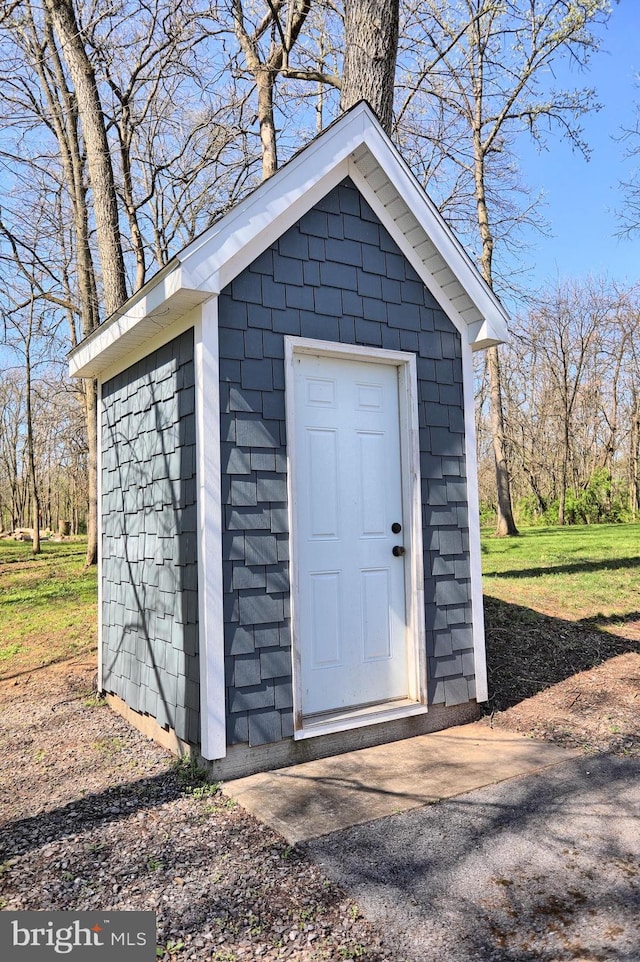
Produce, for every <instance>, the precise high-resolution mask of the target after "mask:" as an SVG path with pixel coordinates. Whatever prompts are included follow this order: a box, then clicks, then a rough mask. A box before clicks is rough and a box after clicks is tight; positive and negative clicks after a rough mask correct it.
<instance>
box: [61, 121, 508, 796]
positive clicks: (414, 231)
mask: <svg viewBox="0 0 640 962" xmlns="http://www.w3.org/2000/svg"><path fill="white" fill-rule="evenodd" d="M506 320H507V318H506V315H505V312H504V309H503V308H502V307H501V305H500V303H499V301H498V300H497V299H496V298H495V296H494V295H493V294H492V292H491V290H490V289H489V288H488V287H487V286H486V284H485V283H484V282H483V280H482V278H481V277H480V275H479V274H478V272H477V271H476V269H475V267H474V265H473V263H472V262H471V260H470V259H469V257H468V256H467V255H466V253H465V251H464V250H463V249H462V247H461V246H460V244H459V243H458V241H457V240H456V238H455V237H454V236H453V234H452V232H451V230H450V229H449V228H448V227H447V225H446V224H445V223H444V221H443V220H442V218H441V217H440V215H439V213H438V211H437V210H436V208H435V207H434V205H433V203H432V202H431V201H430V200H429V198H428V197H427V195H426V194H425V193H424V191H423V190H422V188H421V187H420V185H419V184H418V182H417V181H416V180H415V178H414V177H413V175H412V173H411V171H410V170H409V168H408V167H407V165H406V163H405V162H404V161H403V159H402V157H401V156H400V155H399V153H398V152H397V150H396V149H395V148H394V146H393V145H392V144H391V142H390V141H389V139H388V137H387V136H386V135H385V133H384V132H383V130H382V129H381V127H380V125H379V124H378V122H377V120H376V119H375V117H374V116H373V114H372V112H371V110H370V109H369V107H368V106H367V105H366V104H364V103H360V104H358V105H357V106H356V107H354V108H353V109H352V110H351V111H349V112H348V113H346V114H344V115H343V116H342V117H340V119H338V120H337V121H336V122H335V123H334V124H333V125H332V126H331V127H329V128H328V129H327V130H325V131H324V132H323V133H322V134H320V135H319V136H318V137H317V138H316V139H315V140H314V141H313V142H312V143H311V144H310V145H309V146H307V147H305V148H304V149H303V150H301V151H300V152H299V153H298V154H297V155H296V156H295V157H294V158H293V159H292V160H290V161H289V162H288V163H287V164H286V165H285V166H284V167H282V168H281V169H280V170H279V171H278V172H277V173H276V174H275V175H274V176H273V177H272V178H271V179H269V180H267V181H266V182H264V183H263V184H261V185H260V186H259V187H258V188H257V189H256V190H254V191H253V192H252V193H251V194H250V195H248V196H247V197H246V198H245V199H244V200H243V201H241V202H240V203H239V204H237V205H236V206H235V207H234V208H233V209H232V210H231V211H230V212H229V213H227V214H225V215H224V216H223V217H221V218H220V219H219V220H218V221H216V222H215V223H214V224H213V225H212V226H211V227H210V228H209V229H208V230H207V231H205V232H204V233H203V234H202V235H201V236H200V237H198V238H197V239H196V240H194V241H193V242H192V243H191V244H190V245H189V246H188V247H186V248H185V249H184V250H183V251H182V252H181V253H180V254H178V255H177V256H176V257H174V259H173V260H172V261H171V262H170V263H169V264H168V265H167V266H166V267H165V268H164V269H163V270H162V271H160V273H158V274H157V275H156V276H155V277H154V278H153V279H152V280H151V281H149V283H147V284H146V285H145V286H144V287H143V288H142V290H140V291H139V292H138V293H137V294H136V295H135V296H134V297H132V298H131V299H130V300H129V301H128V302H127V303H126V304H124V305H123V307H122V309H121V310H120V311H118V312H117V313H116V314H114V315H112V316H111V317H110V318H108V319H107V320H106V321H105V322H104V323H103V324H102V325H101V326H100V327H99V328H98V329H97V330H96V331H95V332H94V333H93V334H91V335H90V336H89V337H88V338H86V340H84V341H83V342H82V343H81V344H79V345H78V347H76V348H75V349H74V350H73V351H72V353H71V355H70V370H71V374H72V375H73V376H76V377H96V378H97V379H98V385H99V395H98V405H99V436H100V438H101V442H100V454H99V458H100V461H99V479H100V481H99V515H100V517H101V524H102V536H101V541H100V548H99V686H100V688H101V690H103V691H104V692H105V693H106V694H107V696H108V698H109V701H110V703H111V704H112V705H113V706H114V707H115V708H116V709H117V710H119V711H121V712H122V713H123V714H125V715H126V716H127V717H129V718H130V719H131V720H132V721H133V722H134V723H135V724H137V725H138V726H139V727H140V728H141V729H142V730H144V731H146V732H147V733H148V734H149V735H152V736H153V737H155V738H158V739H159V740H160V741H162V742H163V743H164V744H169V745H171V746H172V747H173V748H175V749H176V750H178V751H183V750H185V749H186V748H187V747H188V748H189V749H190V750H192V751H195V752H196V753H198V754H199V756H200V757H201V758H202V759H206V760H208V761H210V762H211V767H212V769H213V772H214V773H215V774H217V775H219V776H220V777H232V776H236V775H240V774H246V773H249V772H253V771H258V770H260V769H267V768H273V767H277V766H281V765H286V764H291V763H294V762H296V761H298V760H303V759H308V758H313V757H319V756H321V755H329V754H334V753H338V752H341V751H345V750H349V749H351V748H354V747H358V746H364V745H371V744H376V743H382V742H389V741H393V740H394V739H397V738H401V737H407V736H409V735H414V734H419V733H423V732H427V731H433V730H436V729H441V728H444V727H447V726H450V725H454V724H460V723H462V722H465V721H469V720H471V719H473V718H474V717H476V716H477V712H478V707H477V706H478V702H480V701H482V700H485V699H486V698H487V678H486V663H485V650H484V629H483V612H482V589H481V568H480V537H479V517H478V504H477V481H476V458H475V431H474V402H473V370H472V352H473V351H475V350H478V349H483V348H485V347H487V346H489V345H492V344H496V343H498V342H500V341H502V340H504V338H505V336H506Z"/></svg>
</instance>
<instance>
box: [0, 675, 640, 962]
mask: <svg viewBox="0 0 640 962" xmlns="http://www.w3.org/2000/svg"><path fill="white" fill-rule="evenodd" d="M93 674H94V668H93V667H92V666H91V665H76V666H72V665H69V664H67V665H64V666H62V667H61V666H57V667H52V668H50V669H46V670H42V671H36V672H33V673H32V674H31V675H26V676H20V677H18V678H15V679H12V680H8V681H4V682H2V683H0V726H1V732H0V735H1V737H2V745H3V755H2V763H1V765H0V806H1V815H2V828H1V832H2V834H1V845H0V848H1V851H0V905H1V906H2V907H3V908H5V909H104V910H107V911H112V910H116V909H147V910H154V911H156V912H157V915H158V942H159V944H160V946H161V947H162V953H161V956H160V957H161V958H163V960H164V962H170V960H171V962H182V960H195V962H236V960H238V962H239V960H247V959H264V960H267V962H275V960H279V959H292V960H297V962H321V960H325V962H327V960H329V962H334V960H335V962H341V960H344V962H348V960H350V959H353V960H360V962H402V960H404V959H407V960H411V962H413V960H416V962H418V960H419V962H432V960H433V962H435V960H437V962H470V960H478V962H516V960H517V962H533V960H536V962H564V960H574V962H575V960H578V962H638V960H639V959H640V940H639V933H638V929H637V925H638V919H639V918H640V901H639V885H640V875H639V871H640V865H639V856H640V851H639V836H640V833H639V831H638V825H639V824H640V821H639V815H640V812H639V810H638V809H639V798H638V774H640V772H639V767H640V759H639V758H638V757H635V758H634V757H620V758H616V757H609V756H599V757H597V758H591V759H579V760H577V761H575V762H572V763H570V764H569V765H567V766H566V767H563V768H562V769H553V770H552V771H551V772H549V773H548V774H546V773H545V774H544V775H540V776H529V777H526V778H521V779H515V780H513V781H511V782H508V783H502V784H500V785H498V786H494V787H491V788H487V789H481V790H479V791H476V792H472V793H470V794H469V795H466V796H461V797H458V798H456V799H453V800H451V801H448V802H443V803H440V804H438V805H433V806H429V807H427V808H425V809H421V810H418V811H414V812H411V813H409V814H407V815H404V816H396V817H393V818H389V819H384V820H381V821H377V822H373V823H370V824H369V825H367V826H362V827H360V828H357V829H353V830H349V831H345V832H341V833H337V834H334V835H331V836H328V837H326V838H325V839H320V840H317V841H315V842H313V843H309V844H308V845H307V846H306V847H305V848H303V849H300V850H298V849H296V850H291V849H290V848H289V847H288V846H287V845H286V844H285V842H284V840H283V839H282V838H280V837H279V836H278V835H276V834H274V833H273V832H272V831H270V830H269V829H267V828H265V827H264V826H262V825H260V824H259V823H258V822H256V821H255V820H254V819H253V818H251V817H250V816H249V815H247V814H246V813H245V812H243V811H242V809H240V808H238V807H237V806H234V805H233V803H230V802H229V800H228V799H226V798H225V796H224V794H223V793H221V792H220V791H219V790H218V789H217V788H215V787H214V788H212V787H211V786H208V785H207V784H206V783H204V782H203V781H202V780H201V779H200V778H199V776H198V773H197V772H193V771H191V770H189V768H188V767H187V766H185V765H177V764H176V763H175V760H174V759H172V758H171V757H170V756H168V755H167V754H166V753H165V752H164V751H162V750H161V749H160V748H158V747H157V746H156V745H155V744H153V743H152V742H150V741H148V740H147V739H145V738H144V737H143V736H142V735H140V734H139V733H138V732H136V731H135V730H133V729H132V728H131V727H130V726H129V725H127V724H126V723H125V722H124V721H123V720H122V719H120V718H119V717H118V716H116V715H115V714H113V713H112V712H110V711H109V710H108V709H107V708H105V707H104V706H102V705H101V704H100V703H99V702H96V700H95V699H94V698H92V697H91V693H90V687H91V679H92V676H93ZM625 750H626V749H625ZM354 900H355V901H354ZM358 905H359V906H360V907H361V909H362V912H361V911H360V910H359V908H358ZM363 913H364V914H363ZM365 916H366V918H365ZM367 919H369V920H371V921H367ZM373 922H375V925H374V924H372V923H373Z"/></svg>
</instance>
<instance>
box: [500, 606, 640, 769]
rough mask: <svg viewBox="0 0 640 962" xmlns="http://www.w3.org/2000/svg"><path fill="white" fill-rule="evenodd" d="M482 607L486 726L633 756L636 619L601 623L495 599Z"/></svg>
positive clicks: (639, 704) (638, 668)
mask: <svg viewBox="0 0 640 962" xmlns="http://www.w3.org/2000/svg"><path fill="white" fill-rule="evenodd" d="M485 611H486V631H487V661H488V673H489V694H490V700H489V702H488V704H487V705H486V706H485V710H486V712H487V716H488V717H487V723H488V724H492V725H496V726H499V727H502V728H506V729H509V730H510V731H517V732H521V733H523V734H528V735H531V736H532V737H533V738H542V739H545V740H548V741H553V742H557V743H559V744H562V745H566V746H567V747H571V748H578V749H580V750H582V751H584V752H586V753H591V754H593V753H598V752H613V753H615V754H619V755H638V754H640V622H637V621H634V622H629V621H628V622H626V623H625V624H624V625H623V626H619V625H612V626H605V628H603V627H601V626H598V625H595V624H594V623H592V622H586V623H585V622H572V621H566V620H564V619H561V618H558V617H553V616H551V615H544V614H539V613H538V612H534V611H531V610H530V609H528V608H521V607H519V606H518V605H510V604H505V603H504V602H501V601H498V600H497V599H495V598H485ZM606 628H611V630H606Z"/></svg>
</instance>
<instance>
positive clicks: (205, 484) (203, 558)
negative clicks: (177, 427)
mask: <svg viewBox="0 0 640 962" xmlns="http://www.w3.org/2000/svg"><path fill="white" fill-rule="evenodd" d="M194 360H195V381H196V479H197V511H198V644H199V658H200V751H201V754H202V756H203V758H206V759H209V760H212V759H215V758H224V757H225V755H226V753H227V748H226V741H227V739H226V718H225V690H224V637H223V625H224V617H223V605H222V602H223V595H222V591H223V588H222V513H221V511H222V508H221V491H220V484H221V482H220V392H219V389H218V378H219V370H218V368H219V365H218V299H217V297H212V298H211V299H210V300H208V301H206V302H205V303H204V304H203V305H202V307H201V308H200V318H199V319H198V320H197V322H196V325H195V329H194Z"/></svg>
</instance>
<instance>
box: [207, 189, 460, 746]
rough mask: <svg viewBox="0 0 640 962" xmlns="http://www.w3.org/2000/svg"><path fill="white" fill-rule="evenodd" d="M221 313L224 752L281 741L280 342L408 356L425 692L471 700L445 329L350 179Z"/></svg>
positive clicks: (440, 699) (265, 258)
mask: <svg viewBox="0 0 640 962" xmlns="http://www.w3.org/2000/svg"><path fill="white" fill-rule="evenodd" d="M218 316H219V327H220V341H219V343H220V371H221V385H220V402H221V419H222V421H221V423H222V426H223V430H224V437H225V438H226V439H227V440H225V443H224V444H223V445H222V448H223V452H222V471H223V485H222V488H223V492H224V493H223V500H224V502H225V507H224V511H225V517H226V518H227V519H228V521H229V522H230V524H231V526H232V528H233V530H232V531H231V532H228V533H227V534H226V535H225V536H224V537H223V564H225V565H226V566H227V570H228V571H229V577H230V581H229V582H228V584H227V586H226V587H225V591H226V594H227V606H226V610H227V616H226V617H227V620H226V623H225V626H224V637H225V653H226V656H227V659H228V661H229V662H230V665H231V675H230V678H231V681H229V685H228V689H227V719H228V723H227V737H228V742H229V744H236V743H246V742H247V741H248V742H249V744H250V745H260V744H265V743H267V742H272V741H278V740H279V739H280V738H284V737H289V736H290V735H291V734H292V714H291V649H290V645H291V637H290V628H289V621H288V609H289V592H288V584H289V582H288V577H289V575H288V565H287V563H286V562H287V561H288V532H287V527H286V526H287V511H286V497H287V492H286V480H287V477H286V430H285V417H284V410H285V407H284V363H283V355H284V350H283V335H284V334H294V335H300V336H302V337H315V338H319V339H322V340H333V341H341V342H344V343H355V344H362V345H367V346H371V347H385V348H389V349H392V350H407V351H413V352H415V353H416V355H417V368H418V382H419V383H418V391H419V399H420V400H419V419H420V462H421V470H422V501H423V511H424V520H425V523H427V524H429V526H430V527H429V528H427V529H426V530H425V532H424V568H425V592H426V593H425V597H426V599H427V605H426V622H427V659H428V666H429V697H430V701H431V703H434V704H435V703H445V704H447V705H456V704H460V703H461V702H464V701H467V700H468V698H469V697H473V693H474V692H475V684H474V678H473V671H474V669H473V649H472V644H473V640H472V631H471V604H470V601H469V598H470V570H469V554H468V531H467V530H466V524H467V520H466V519H467V497H466V470H465V437H464V411H463V408H462V403H463V402H462V351H461V344H460V336H459V334H458V332H457V331H456V329H455V327H454V326H453V324H452V323H451V321H450V320H449V318H448V317H447V316H446V315H445V313H444V312H443V311H442V310H441V308H440V306H439V305H438V303H437V301H436V300H435V299H434V297H433V296H432V295H431V294H430V292H429V291H428V290H427V289H426V288H425V287H424V285H423V284H422V282H421V280H420V278H419V277H418V275H417V274H416V272H415V271H414V269H413V268H412V267H411V265H410V264H409V263H408V261H407V260H406V258H405V257H404V256H403V254H402V253H401V251H400V250H399V248H398V247H397V245H396V244H395V242H394V241H393V239H392V238H391V237H390V235H389V234H388V233H387V231H386V230H385V229H384V227H383V226H382V225H381V223H380V222H379V220H378V218H377V217H376V215H375V214H374V213H373V211H372V210H371V208H370V207H369V206H368V204H366V202H365V201H364V200H363V199H362V198H361V197H360V194H359V193H358V191H357V190H356V189H355V187H354V185H353V183H352V182H351V181H349V180H345V181H344V182H343V183H342V184H340V185H339V186H338V187H337V188H335V189H334V190H332V191H331V192H330V193H329V194H328V195H327V196H326V197H325V198H324V199H323V200H321V201H320V202H319V203H318V204H316V206H315V207H314V208H313V209H312V210H311V211H309V212H308V213H307V214H305V215H304V216H303V217H302V218H301V220H300V221H299V222H298V223H297V224H296V225H294V226H293V227H291V228H290V229H289V230H288V231H287V232H286V233H285V234H284V235H283V236H282V237H280V238H279V240H278V241H276V242H275V243H274V244H273V245H272V246H271V247H270V248H269V250H267V251H265V252H264V254H261V255H260V257H259V258H257V260H256V261H254V263H253V264H251V265H250V266H249V267H248V268H247V269H246V270H245V271H243V272H242V274H240V275H239V277H237V278H236V279H235V280H234V281H233V282H232V283H231V284H230V285H229V286H228V287H227V288H225V290H223V291H222V293H221V295H220V298H219V314H218ZM259 335H260V336H261V338H262V355H261V356H260V353H259V346H260V337H259ZM225 474H226V475H227V476H228V477H227V478H225V477H224V475H225ZM240 480H241V481H242V482H244V483H243V484H242V485H240V484H238V482H239V481H240ZM461 521H462V522H463V524H464V527H463V528H462V530H461V527H460V524H461ZM252 654H259V660H251V659H247V656H250V655H252ZM236 662H237V667H236ZM258 669H259V670H260V681H259V683H257V682H256V678H257V674H256V673H257V671H258ZM276 673H277V674H276Z"/></svg>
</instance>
